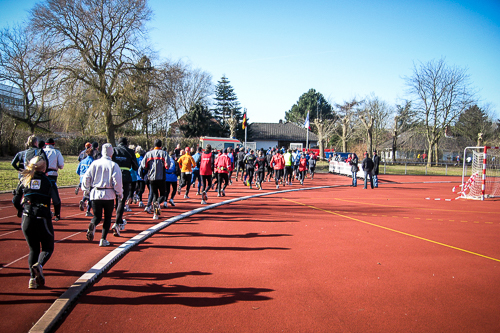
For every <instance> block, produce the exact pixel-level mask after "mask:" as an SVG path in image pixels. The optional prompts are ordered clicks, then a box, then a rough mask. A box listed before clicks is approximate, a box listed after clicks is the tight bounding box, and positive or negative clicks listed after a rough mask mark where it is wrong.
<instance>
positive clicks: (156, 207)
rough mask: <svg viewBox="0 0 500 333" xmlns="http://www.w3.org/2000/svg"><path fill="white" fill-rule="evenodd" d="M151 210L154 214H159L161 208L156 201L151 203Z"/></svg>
mask: <svg viewBox="0 0 500 333" xmlns="http://www.w3.org/2000/svg"><path fill="white" fill-rule="evenodd" d="M153 211H154V215H158V216H160V215H161V209H160V205H159V204H158V202H155V203H153Z"/></svg>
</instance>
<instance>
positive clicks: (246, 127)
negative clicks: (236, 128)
mask: <svg viewBox="0 0 500 333" xmlns="http://www.w3.org/2000/svg"><path fill="white" fill-rule="evenodd" d="M245 116H246V119H248V115H247V108H245ZM247 127H248V126H247V125H246V124H245V150H246V149H247Z"/></svg>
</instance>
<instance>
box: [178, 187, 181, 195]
mask: <svg viewBox="0 0 500 333" xmlns="http://www.w3.org/2000/svg"><path fill="white" fill-rule="evenodd" d="M177 194H178V195H181V188H180V186H179V188H178V189H177Z"/></svg>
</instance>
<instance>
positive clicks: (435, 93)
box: [405, 59, 474, 166]
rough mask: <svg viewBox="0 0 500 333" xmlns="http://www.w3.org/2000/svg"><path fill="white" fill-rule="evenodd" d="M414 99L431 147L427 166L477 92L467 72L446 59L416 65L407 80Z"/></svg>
mask: <svg viewBox="0 0 500 333" xmlns="http://www.w3.org/2000/svg"><path fill="white" fill-rule="evenodd" d="M405 81H406V84H407V86H408V87H409V92H410V94H412V95H413V96H414V97H415V99H414V106H415V110H416V111H417V113H418V116H419V117H420V118H421V119H422V121H423V124H424V126H425V128H426V137H427V141H428V144H429V154H428V160H427V165H429V166H430V165H431V163H432V159H433V149H432V148H433V147H434V148H435V151H434V154H436V156H435V160H436V161H437V145H438V143H439V140H440V139H441V137H442V135H443V134H444V130H445V128H446V127H447V126H450V124H451V123H452V122H454V121H455V120H456V119H457V118H458V116H459V115H460V114H461V113H462V112H463V111H464V110H465V109H466V108H468V107H469V106H470V105H471V104H472V102H473V95H474V92H473V91H472V88H471V86H470V83H469V75H468V74H467V70H466V69H463V68H459V67H450V66H448V65H446V62H445V60H444V59H440V60H437V61H435V60H431V61H429V62H427V63H420V65H418V66H417V65H414V68H413V76H411V77H405Z"/></svg>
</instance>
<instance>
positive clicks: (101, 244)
mask: <svg viewBox="0 0 500 333" xmlns="http://www.w3.org/2000/svg"><path fill="white" fill-rule="evenodd" d="M99 246H101V247H104V246H109V242H108V241H107V240H106V239H101V241H100V242H99Z"/></svg>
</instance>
